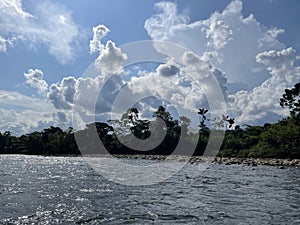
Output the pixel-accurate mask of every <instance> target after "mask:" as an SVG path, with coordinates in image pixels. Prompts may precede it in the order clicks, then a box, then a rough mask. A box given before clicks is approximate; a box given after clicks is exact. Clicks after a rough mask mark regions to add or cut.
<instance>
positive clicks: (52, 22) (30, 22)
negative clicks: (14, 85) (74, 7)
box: [0, 0, 80, 64]
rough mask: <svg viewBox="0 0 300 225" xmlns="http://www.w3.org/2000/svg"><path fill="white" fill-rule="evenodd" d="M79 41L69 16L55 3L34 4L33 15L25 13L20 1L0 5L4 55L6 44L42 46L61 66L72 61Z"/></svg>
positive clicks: (0, 44)
mask: <svg viewBox="0 0 300 225" xmlns="http://www.w3.org/2000/svg"><path fill="white" fill-rule="evenodd" d="M79 37H80V32H79V27H78V26H77V25H76V24H75V23H74V21H73V18H72V13H71V12H70V11H68V10H66V9H65V8H64V7H63V6H61V5H60V4H58V3H52V2H50V1H38V2H37V3H36V5H35V9H34V12H26V11H25V10H24V9H23V5H22V0H1V1H0V51H7V43H10V45H11V46H14V44H16V43H18V42H23V43H25V44H26V45H29V46H30V47H32V48H36V46H39V45H43V46H46V47H47V48H48V51H49V53H50V54H51V55H53V56H54V57H55V58H56V59H57V60H58V61H59V62H61V63H63V64H64V63H67V62H69V61H70V60H72V58H73V57H74V53H75V52H74V46H76V42H77V41H78V39H79ZM8 40H9V41H8Z"/></svg>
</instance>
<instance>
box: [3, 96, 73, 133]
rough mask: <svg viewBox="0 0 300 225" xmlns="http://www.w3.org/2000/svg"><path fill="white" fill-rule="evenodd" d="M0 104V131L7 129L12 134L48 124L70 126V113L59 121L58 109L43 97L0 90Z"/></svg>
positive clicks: (44, 126) (47, 125)
mask: <svg viewBox="0 0 300 225" xmlns="http://www.w3.org/2000/svg"><path fill="white" fill-rule="evenodd" d="M0 105H1V109H0V118H1V123H0V132H4V131H7V130H9V131H12V132H13V134H14V135H21V134H25V133H29V132H32V131H35V130H36V131H40V130H42V129H44V128H47V127H49V126H60V127H62V128H67V127H69V126H71V122H70V118H71V115H70V113H69V115H68V116H67V117H66V120H64V121H61V120H60V119H61V118H62V117H61V116H59V111H57V110H56V109H55V108H54V107H53V106H52V105H51V104H49V103H48V102H47V101H45V100H43V99H39V98H33V97H28V96H25V95H22V94H20V93H17V92H9V91H3V90H0Z"/></svg>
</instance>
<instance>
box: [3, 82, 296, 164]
mask: <svg viewBox="0 0 300 225" xmlns="http://www.w3.org/2000/svg"><path fill="white" fill-rule="evenodd" d="M279 103H280V105H281V106H282V107H287V108H288V109H289V110H290V116H288V117H287V118H284V119H282V120H280V121H278V122H277V123H274V124H269V123H266V124H264V125H263V126H250V125H245V126H243V127H241V126H239V125H235V121H234V118H230V117H229V116H226V115H221V117H220V118H209V116H208V115H209V112H208V110H207V109H199V111H198V115H199V129H198V130H195V131H194V132H191V131H190V129H189V127H190V123H191V121H190V119H189V118H187V117H180V118H179V120H178V119H174V118H173V117H172V115H171V114H170V112H168V111H167V110H166V108H164V107H163V106H159V107H158V109H157V111H155V112H154V114H153V120H151V121H150V120H148V119H140V116H139V111H138V109H136V108H129V109H128V110H127V112H125V113H124V114H123V115H122V117H121V119H120V120H110V121H107V122H94V123H90V124H87V125H86V127H85V128H84V129H82V130H78V131H75V130H74V129H73V128H71V127H70V128H68V129H67V130H62V129H61V128H59V127H53V126H51V127H50V128H47V129H44V130H42V131H40V132H37V131H35V132H32V133H29V134H25V135H22V136H20V137H16V136H13V135H12V133H11V132H9V131H6V132H3V133H1V132H0V154H30V155H80V154H81V153H82V152H84V154H107V153H110V154H159V155H169V154H172V153H173V151H174V150H175V149H176V148H178V145H182V146H183V148H182V149H181V151H180V154H189V153H188V152H189V151H188V150H190V149H189V148H193V150H194V151H193V155H197V156H201V155H203V153H204V151H205V148H206V146H207V143H208V140H209V137H210V134H211V133H212V131H213V130H215V131H216V130H220V131H221V130H225V136H224V140H223V143H222V146H221V149H220V151H219V153H218V156H222V157H243V158H244V157H254V158H258V157H259V158H300V83H297V84H296V85H295V86H294V87H293V88H291V89H286V90H285V93H284V94H283V96H282V98H281V99H280V102H279ZM159 121H163V122H164V123H163V126H155V124H160V125H161V123H159ZM212 122H214V124H217V127H214V126H208V124H209V123H211V124H212ZM234 125H235V126H234ZM233 127H234V128H233ZM155 129H160V132H163V133H164V134H165V136H164V138H163V140H162V141H161V142H160V144H159V145H158V146H156V147H154V148H151V149H149V150H147V151H140V150H138V149H133V148H131V147H127V146H126V144H124V142H125V143H131V144H132V143H133V144H134V141H135V140H136V138H137V139H139V140H146V139H147V138H149V137H150V136H151V135H154V139H155V138H157V139H159V137H155V135H156V134H157V133H159V132H157V131H158V130H155ZM151 130H152V132H151ZM119 137H122V140H123V142H121V141H120V138H119ZM99 138H100V140H101V143H102V144H99V143H100V142H99ZM76 140H77V142H76ZM137 144H138V142H137ZM141 147H143V146H141ZM79 149H80V150H81V151H80V150H79Z"/></svg>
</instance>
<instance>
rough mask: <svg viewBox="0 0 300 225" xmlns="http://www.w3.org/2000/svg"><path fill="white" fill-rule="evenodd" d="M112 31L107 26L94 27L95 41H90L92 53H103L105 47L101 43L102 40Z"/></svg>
mask: <svg viewBox="0 0 300 225" xmlns="http://www.w3.org/2000/svg"><path fill="white" fill-rule="evenodd" d="M108 32H110V30H109V29H108V28H107V27H106V26H105V25H102V24H100V25H98V26H96V27H93V34H94V35H93V39H92V40H91V41H90V53H94V52H98V51H100V52H101V51H102V50H103V48H104V45H103V44H102V43H101V40H102V38H103V37H104V36H106V34H107V33H108Z"/></svg>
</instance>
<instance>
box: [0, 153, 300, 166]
mask: <svg viewBox="0 0 300 225" xmlns="http://www.w3.org/2000/svg"><path fill="white" fill-rule="evenodd" d="M9 155H10V154H2V155H0V159H1V156H9ZM16 155H20V154H16ZM24 156H29V155H24ZM37 156H41V157H82V155H37ZM112 156H113V157H116V158H126V159H146V160H158V161H162V160H167V161H178V162H188V163H192V164H193V163H201V162H205V163H214V164H224V165H235V164H237V165H247V166H258V165H265V166H277V167H279V168H281V169H284V167H286V166H293V167H299V168H300V159H275V158H232V157H205V156H192V157H189V156H183V155H169V156H167V155H140V154H136V155H122V154H116V155H84V157H112Z"/></svg>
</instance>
